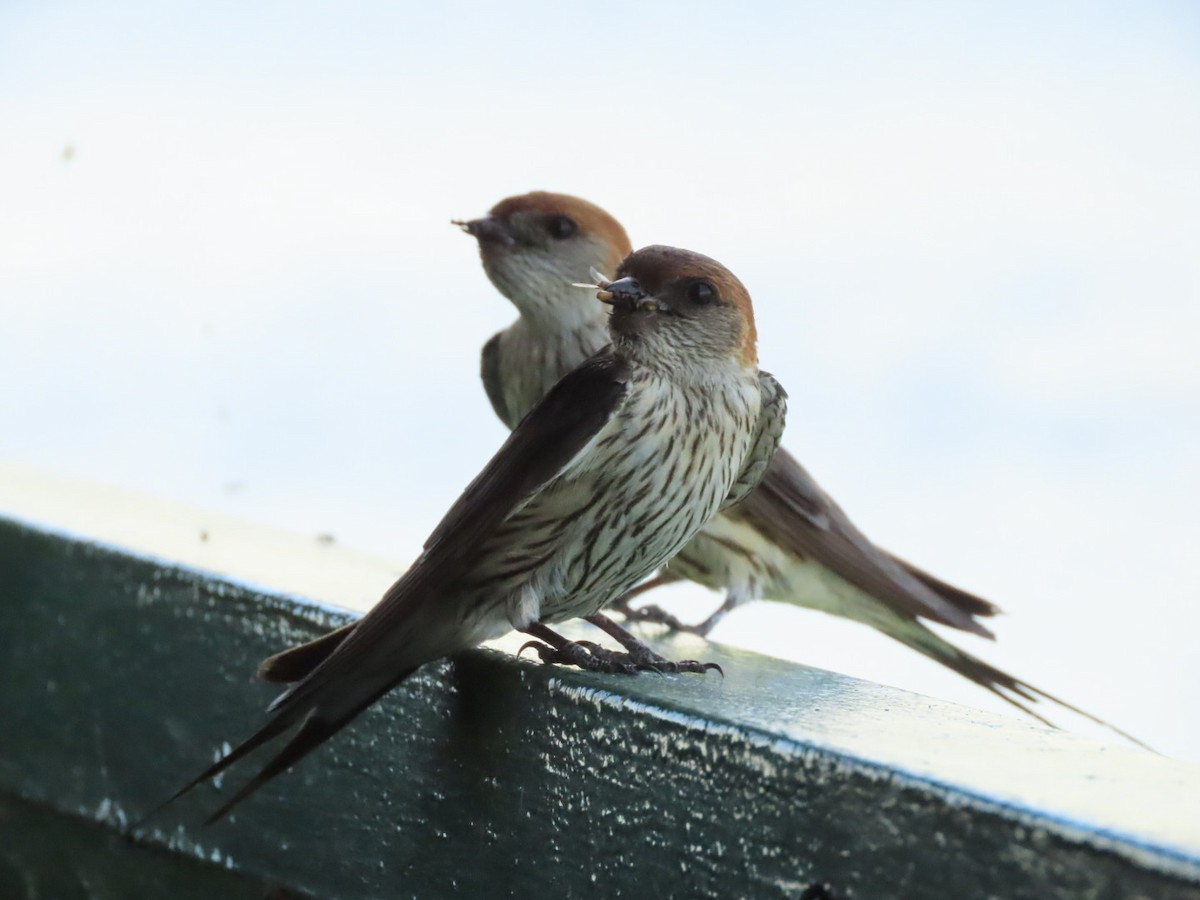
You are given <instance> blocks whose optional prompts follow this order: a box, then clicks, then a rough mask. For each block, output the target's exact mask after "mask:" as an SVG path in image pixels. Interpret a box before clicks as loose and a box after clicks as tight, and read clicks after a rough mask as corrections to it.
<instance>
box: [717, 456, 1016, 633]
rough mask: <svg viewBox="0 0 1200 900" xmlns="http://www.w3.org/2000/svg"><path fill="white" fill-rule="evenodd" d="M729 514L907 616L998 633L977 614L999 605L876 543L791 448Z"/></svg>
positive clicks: (990, 610)
mask: <svg viewBox="0 0 1200 900" xmlns="http://www.w3.org/2000/svg"><path fill="white" fill-rule="evenodd" d="M727 515H732V516H734V517H737V518H742V519H744V520H746V521H748V522H750V523H751V524H752V525H754V526H755V527H756V528H757V529H758V530H759V531H761V532H762V533H763V534H764V535H765V536H767V537H768V538H770V539H771V540H772V541H774V542H775V543H777V544H779V545H780V546H782V547H784V548H785V549H787V550H788V551H790V552H792V553H794V554H796V555H797V556H800V557H801V558H806V559H812V560H815V561H816V562H818V563H820V564H821V565H823V566H825V567H826V568H828V569H830V570H831V571H833V572H834V573H836V574H837V575H839V576H841V577H842V578H844V579H845V580H846V581H848V582H850V583H851V584H853V585H854V586H856V587H858V588H860V589H861V590H863V591H866V592H867V593H868V594H870V595H871V596H873V597H875V598H877V599H878V600H880V601H882V602H884V603H886V604H887V605H888V606H890V607H891V608H892V609H894V610H895V611H897V612H899V613H901V614H902V615H905V616H908V617H911V618H923V619H929V620H931V621H934V622H940V623H942V624H943V625H950V626H952V627H954V628H961V629H962V630H963V631H969V632H971V633H973V634H978V635H981V636H983V637H991V636H992V634H991V632H990V631H988V629H986V628H985V627H984V626H982V625H981V624H979V623H978V622H976V621H975V619H974V618H973V616H977V615H990V614H991V612H994V610H995V608H994V607H993V606H992V605H991V604H989V603H987V601H985V600H981V599H980V598H978V597H974V596H973V595H970V594H967V593H966V592H964V591H958V589H957V588H951V587H950V586H949V585H945V584H944V582H940V581H938V580H937V579H935V578H933V576H931V575H926V574H925V573H924V572H921V571H920V570H915V569H913V568H912V567H910V566H909V565H908V564H907V563H903V562H901V561H900V560H897V559H896V558H895V557H893V556H891V555H890V554H889V553H887V552H886V551H884V550H881V549H880V548H879V547H876V546H875V545H874V544H872V543H871V541H870V540H869V539H868V538H867V537H866V535H864V534H863V533H862V532H861V531H859V530H858V528H856V527H855V525H854V523H853V522H851V521H850V518H849V516H847V515H846V514H845V513H844V512H843V511H842V509H841V507H839V506H838V505H837V504H836V503H835V502H834V501H833V498H832V497H830V496H829V495H828V494H826V493H825V492H824V491H823V490H822V489H821V487H820V485H818V484H817V482H816V480H815V479H814V478H813V477H812V476H811V475H810V474H808V472H807V471H806V470H805V469H804V467H803V466H801V465H800V463H798V462H797V461H796V459H795V458H794V457H793V456H792V455H791V454H790V453H788V452H787V451H786V450H780V451H779V452H778V453H776V454H775V458H774V459H773V460H772V461H771V465H770V466H769V467H768V468H767V474H766V475H765V476H764V477H763V480H762V482H761V483H760V484H759V486H758V490H756V491H753V492H752V493H751V494H750V495H749V496H747V497H746V499H745V500H743V501H742V502H741V503H740V504H739V505H738V506H736V507H734V508H732V509H730V510H729V511H728V512H727ZM941 586H944V588H945V591H944V592H943V591H941V590H939V587H941ZM985 609H986V610H987V612H984V610H985Z"/></svg>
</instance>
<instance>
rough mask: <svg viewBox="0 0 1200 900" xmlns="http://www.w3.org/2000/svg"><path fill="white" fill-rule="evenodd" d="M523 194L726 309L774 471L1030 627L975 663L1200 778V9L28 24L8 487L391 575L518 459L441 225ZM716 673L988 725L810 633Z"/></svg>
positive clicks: (358, 13)
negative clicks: (1095, 718)
mask: <svg viewBox="0 0 1200 900" xmlns="http://www.w3.org/2000/svg"><path fill="white" fill-rule="evenodd" d="M535 188H544V189H550V190H559V191H566V192H570V193H576V194H579V195H582V196H584V197H587V198H589V199H591V200H593V201H595V202H597V203H599V204H601V205H602V206H604V207H606V208H607V209H608V210H610V211H611V212H612V213H614V214H615V215H616V216H617V217H618V218H620V219H621V220H622V221H623V222H624V223H625V225H626V227H627V228H628V230H629V232H630V235H631V237H632V238H633V241H634V244H635V246H636V245H641V244H647V243H671V244H676V245H679V246H685V247H689V248H692V249H695V250H699V251H701V252H704V253H707V254H709V255H711V256H714V257H716V258H718V259H720V260H721V261H722V262H724V263H725V264H726V265H728V266H729V267H730V268H732V269H733V270H734V271H735V272H736V273H737V274H738V275H739V276H740V277H741V278H742V280H743V281H744V282H745V283H746V285H747V286H748V287H749V288H750V290H751V292H752V294H753V295H754V298H755V301H756V305H757V310H758V321H759V330H760V334H761V346H760V356H761V359H762V363H763V366H764V367H765V368H767V369H769V370H771V371H772V372H774V373H775V374H776V375H777V376H778V377H779V378H780V380H781V381H782V382H783V383H784V384H785V385H786V386H787V388H788V391H789V392H790V395H791V404H790V416H789V429H788V433H787V435H786V438H785V444H786V446H788V447H789V448H790V449H791V450H792V451H793V452H794V453H795V454H796V455H797V456H798V457H799V458H800V459H801V460H802V461H803V462H804V463H805V464H806V465H807V466H808V467H809V468H810V469H811V470H812V471H813V473H814V474H815V475H816V476H817V477H818V478H819V479H820V480H821V482H822V483H823V485H824V486H825V487H826V489H827V490H829V491H830V492H831V493H832V494H833V495H834V496H835V497H836V498H838V500H839V501H840V502H841V504H842V505H843V506H844V507H845V508H846V510H847V511H848V512H849V513H850V514H851V516H852V517H854V519H855V520H856V521H857V522H858V524H859V525H860V526H862V527H863V528H864V529H865V530H866V531H867V532H868V534H870V535H871V536H872V537H873V538H874V539H875V540H877V541H878V542H879V543H881V544H883V545H884V546H886V547H888V548H889V549H891V550H893V551H895V552H897V553H899V554H901V555H903V556H905V557H907V558H909V559H911V560H913V561H914V562H917V563H919V564H920V565H922V566H924V567H926V568H928V569H929V570H931V571H932V572H935V573H936V574H938V575H939V576H941V577H943V578H946V579H948V580H950V581H952V582H954V583H957V584H960V585H962V586H963V587H966V588H968V589H971V590H973V591H976V592H978V593H981V594H982V595H984V596H986V597H988V598H990V599H992V600H994V601H996V602H997V603H999V604H1000V605H1001V606H1002V607H1004V609H1005V610H1006V612H1007V613H1008V615H1007V616H1006V617H1004V618H1002V619H1000V620H998V621H997V623H996V630H997V632H998V636H999V641H998V643H997V644H996V645H989V644H987V643H986V642H983V641H979V640H977V639H974V638H970V637H966V636H964V637H963V638H962V639H961V643H962V644H963V646H965V647H966V648H967V649H969V650H970V651H971V652H975V653H979V654H980V655H982V656H984V657H986V658H987V659H988V660H989V661H991V662H993V663H995V664H997V665H999V666H1001V667H1002V668H1005V669H1007V670H1009V671H1011V672H1013V673H1015V674H1017V675H1019V676H1020V677H1022V678H1025V679H1028V680H1029V681H1031V682H1032V683H1033V684H1036V685H1038V686H1039V687H1042V688H1044V689H1046V690H1048V691H1050V692H1052V693H1056V694H1058V695H1059V696H1062V697H1064V698H1065V699H1068V700H1071V701H1072V702H1074V703H1076V704H1078V705H1080V706H1082V707H1083V708H1085V709H1088V710H1090V711H1093V712H1095V713H1096V714H1098V715H1101V716H1103V717H1106V718H1109V719H1111V720H1112V721H1113V722H1114V723H1116V724H1118V725H1120V726H1121V727H1123V728H1125V729H1127V730H1129V731H1131V732H1133V733H1134V734H1136V735H1138V736H1139V737H1141V738H1143V739H1144V740H1146V741H1147V742H1148V743H1150V744H1152V745H1154V746H1155V747H1156V748H1158V749H1160V750H1162V751H1164V752H1166V753H1168V754H1171V755H1175V756H1179V757H1184V758H1190V759H1193V760H1200V713H1198V712H1197V710H1200V662H1198V660H1197V643H1196V642H1197V637H1196V635H1197V629H1198V628H1200V589H1198V588H1197V584H1196V578H1195V574H1194V572H1193V570H1192V564H1193V562H1194V560H1195V559H1196V556H1197V553H1198V548H1200V517H1198V516H1197V513H1196V501H1197V498H1198V497H1200V464H1198V460H1200V346H1198V345H1200V7H1198V6H1196V5H1195V4H1193V3H1188V2H1178V3H1169V2H1153V0H1150V2H1147V0H1138V2H1136V3H1135V2H1129V3H1069V2H1068V3H1057V4H1053V5H1052V8H1048V7H1047V5H1046V4H1041V3H1019V2H1018V3H1003V4H1000V3H996V4H960V3H911V4H903V5H900V4H891V3H858V4H854V5H852V6H851V5H843V4H833V3H778V4H763V5H757V6H756V5H745V4H742V5H740V6H739V8H738V9H737V10H736V11H735V10H734V9H732V8H730V7H729V5H728V4H708V3H702V2H701V3H697V2H688V3H678V4H661V5H652V4H646V3H642V2H638V3H621V2H616V3H608V4H604V5H603V7H595V6H592V5H584V4H553V5H550V4H546V5H542V4H529V3H522V2H512V3H507V4H502V5H498V6H496V7H493V8H487V9H481V8H479V7H477V6H475V5H473V4H472V5H467V4H462V5H460V4H455V3H442V4H396V3H382V2H379V3H356V4H338V5H336V7H335V5H333V4H328V5H318V4H310V3H302V2H301V3H297V2H287V3H282V2H280V3H257V4H241V3H212V2H208V3H203V4H200V3H189V4H175V5H171V6H170V8H166V7H164V6H163V5H162V4H155V3H148V2H147V3H137V2H125V0H113V2H110V3H106V4H103V5H96V4H84V3H69V2H60V3H56V4H53V5H50V4H42V3H32V2H29V3H22V2H14V0H9V2H7V3H5V4H4V5H3V6H2V7H0V312H2V314H3V317H2V325H0V423H2V425H0V456H2V457H4V458H7V459H12V460H16V461H21V462H27V463H32V464H35V465H37V466H38V467H40V468H43V469H46V470H49V471H53V472H60V473H65V474H71V475H76V476H82V477H85V478H88V479H91V480H94V481H99V482H103V483H107V484H112V485H118V486H123V487H126V488H132V489H135V490H138V491H142V492H145V493H149V494H153V495H157V496H161V497H167V498H172V499H176V500H181V501H185V502H188V503H192V504H196V505H199V506H202V507H205V508H209V509H214V510H220V511H224V512H230V513H234V514H237V515H240V516H243V517H246V518H250V519H254V520H258V521H261V522H266V523H273V524H277V525H280V526H284V527H287V528H290V529H293V530H299V531H301V532H311V533H312V534H314V535H316V534H330V535H333V536H334V537H335V538H336V540H337V541H338V542H339V543H341V544H345V545H349V546H353V547H359V548H363V549H367V550H372V551H377V552H380V553H384V554H387V555H389V556H392V557H395V558H397V559H399V560H401V561H406V560H409V559H411V558H412V557H414V556H415V555H416V553H417V551H418V549H419V547H420V544H421V542H422V541H423V539H424V537H425V535H426V534H427V533H428V531H429V529H430V528H431V527H432V526H433V525H434V524H435V522H436V521H437V519H438V518H439V517H440V515H441V513H442V512H443V511H444V510H445V508H446V507H447V506H448V504H449V503H450V502H451V501H452V500H453V499H454V498H455V497H456V496H457V495H458V493H459V491H460V490H461V489H462V488H463V487H464V486H465V484H466V483H467V482H468V481H469V480H470V478H471V477H473V475H474V474H475V473H476V471H477V470H478V468H479V467H480V466H481V465H482V463H483V462H484V461H485V460H486V459H487V458H488V457H489V456H490V455H491V454H492V452H493V451H494V450H495V448H496V447H497V446H498V445H499V443H500V442H501V440H502V439H503V437H504V434H505V432H504V430H503V429H502V427H501V426H500V424H499V422H498V421H497V420H496V419H495V417H494V416H493V414H492V412H491V409H490V407H489V406H488V403H487V401H486V399H485V397H484V394H483V391H482V389H481V387H480V385H479V382H478V377H477V372H478V352H479V348H480V346H481V345H482V344H483V342H484V341H485V340H486V339H487V338H488V337H489V336H491V335H492V334H493V333H494V332H495V331H496V330H498V329H500V328H502V327H504V326H506V325H507V324H508V322H509V321H510V320H511V319H512V318H513V316H514V312H513V310H512V309H511V308H510V307H509V306H508V304H507V303H506V302H505V301H504V300H503V299H502V298H501V297H500V296H499V295H498V294H496V293H495V292H494V291H493V289H492V288H491V286H490V285H489V284H488V283H487V281H486V279H485V277H484V275H483V273H482V270H481V269H480V267H479V264H478V256H477V253H476V250H475V247H474V246H473V243H474V242H473V241H472V240H471V239H469V238H467V237H465V236H464V235H462V234H461V233H460V232H459V231H458V230H457V229H455V228H452V227H451V226H450V225H449V224H448V223H449V220H450V219H451V218H453V217H472V216H476V215H480V214H482V213H484V212H485V211H486V210H487V209H488V207H490V206H491V205H492V204H493V203H494V202H496V201H497V200H499V199H501V198H502V197H504V196H506V195H508V194H512V193H518V192H524V191H527V190H531V189H535ZM2 507H3V498H2V497H0V508H2ZM382 587H383V586H382V585H381V588H382ZM664 596H666V595H663V594H662V593H661V592H660V593H659V594H656V595H655V597H656V599H659V600H662V599H664ZM370 599H372V598H364V601H366V600H370ZM669 599H670V601H671V604H672V608H673V609H674V610H675V611H676V612H678V613H680V614H681V615H683V616H685V617H687V618H690V619H696V620H698V619H700V618H702V617H703V616H704V615H706V614H707V613H708V612H709V611H710V608H711V607H712V606H713V605H715V604H716V603H717V602H718V598H717V597H716V596H715V595H711V594H708V593H707V592H705V591H703V590H702V589H699V588H694V587H690V588H689V587H681V588H677V589H673V591H672V592H671V593H670V595H669ZM714 637H715V639H717V640H721V641H726V642H730V643H737V644H741V645H744V646H747V647H751V648H754V649H756V650H760V651H763V652H766V653H771V654H776V655H780V656H786V657H789V658H792V659H796V660H799V661H802V662H805V663H808V664H811V665H816V666H821V667H825V668H830V669H835V670H838V671H842V672H846V673H850V674H853V675H858V676H861V677H865V678H870V679H874V680H878V681H882V682H886V683H889V684H894V685H899V686H901V687H905V688H909V689H911V690H915V691H919V692H922V693H926V694H930V695H936V696H940V697H945V698H948V699H952V700H957V701H960V702H963V703H967V704H971V705H975V706H980V707H986V708H990V709H996V710H1006V709H1007V707H1005V706H1004V705H1003V704H1001V703H1000V702H999V701H996V700H994V699H993V698H991V697H990V696H989V695H987V694H985V693H984V692H983V691H982V690H980V689H978V688H976V687H974V686H972V685H970V684H968V683H966V682H962V683H960V681H959V679H957V677H956V676H954V675H952V674H950V673H948V672H945V671H942V670H941V669H940V668H939V667H937V666H936V665H935V664H933V663H930V662H928V661H926V660H925V659H923V658H921V657H918V656H917V655H916V654H914V653H912V652H910V651H907V650H905V649H903V648H902V647H900V646H899V645H898V644H893V643H891V642H890V641H888V640H887V639H886V638H883V637H881V636H878V635H876V634H874V633H873V632H871V631H868V630H867V629H865V628H863V627H861V626H857V625H852V624H849V623H846V622H841V621H835V620H833V619H830V618H827V617H824V616H822V615H820V614H818V613H814V612H808V611H802V610H798V609H794V608H790V607H784V606H779V605H773V604H757V605H755V606H752V607H749V608H746V609H743V610H740V611H738V612H737V613H735V614H734V615H732V616H730V617H729V618H728V619H727V620H726V621H725V623H723V624H722V625H721V626H720V627H719V628H718V630H717V631H716V632H715V634H714ZM1051 714H1052V715H1053V711H1052V712H1051ZM1060 720H1061V721H1063V722H1064V724H1069V725H1071V726H1072V727H1074V726H1075V725H1076V723H1074V722H1070V721H1069V720H1068V719H1066V718H1065V717H1060Z"/></svg>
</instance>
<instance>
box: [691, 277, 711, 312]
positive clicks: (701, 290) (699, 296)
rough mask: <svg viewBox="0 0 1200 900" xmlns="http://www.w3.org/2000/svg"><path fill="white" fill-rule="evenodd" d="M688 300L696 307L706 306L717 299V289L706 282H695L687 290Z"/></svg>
mask: <svg viewBox="0 0 1200 900" xmlns="http://www.w3.org/2000/svg"><path fill="white" fill-rule="evenodd" d="M688 299H689V300H691V301H692V303H694V304H696V305H697V306H707V305H708V304H709V303H712V302H713V301H714V300H716V299H717V289H716V288H715V287H713V286H712V285H711V284H709V283H708V282H707V281H696V282H693V283H692V286H691V287H689V288H688Z"/></svg>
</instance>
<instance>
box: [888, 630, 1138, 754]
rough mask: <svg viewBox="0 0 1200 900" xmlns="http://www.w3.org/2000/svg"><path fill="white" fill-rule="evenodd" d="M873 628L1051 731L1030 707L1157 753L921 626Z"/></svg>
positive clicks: (1088, 714)
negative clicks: (1057, 711) (1045, 704)
mask: <svg viewBox="0 0 1200 900" xmlns="http://www.w3.org/2000/svg"><path fill="white" fill-rule="evenodd" d="M871 624H873V625H874V626H875V627H876V628H878V629H879V630H880V631H882V632H883V633H884V634H886V635H887V636H888V637H890V638H893V639H895V640H897V641H899V642H900V643H902V644H904V645H905V646H906V647H911V648H912V649H913V650H916V651H917V652H919V653H922V654H924V655H925V656H927V657H929V658H930V659H932V660H934V661H935V662H938V663H941V664H942V665H943V666H945V667H946V668H948V669H951V670H952V671H954V672H957V673H958V674H959V675H962V676H963V677H964V678H968V679H970V680H971V681H973V682H975V683H976V684H977V685H979V686H980V687H981V688H984V689H985V690H988V691H991V692H992V693H993V694H995V695H996V696H997V697H999V698H1000V699H1001V700H1004V701H1005V702H1006V703H1009V704H1011V705H1013V706H1015V707H1016V708H1017V709H1019V710H1021V712H1023V713H1025V715H1027V716H1030V717H1031V718H1034V719H1036V720H1037V721H1039V722H1041V723H1042V724H1043V725H1048V726H1049V727H1051V728H1057V727H1058V726H1057V725H1055V724H1054V723H1053V722H1051V721H1050V720H1049V719H1047V718H1046V717H1045V716H1043V715H1042V714H1041V713H1038V712H1036V711H1034V710H1033V709H1032V708H1031V705H1032V704H1035V703H1037V702H1038V701H1040V700H1048V701H1049V702H1051V703H1054V704H1056V705H1057V706H1060V707H1062V708H1063V709H1066V710H1070V711H1071V712H1073V713H1075V714H1076V715H1077V716H1081V717H1082V718H1084V719H1087V720H1088V721H1089V722H1094V723H1096V724H1097V725H1100V726H1103V727H1104V728H1107V729H1108V730H1109V731H1111V732H1112V733H1113V734H1116V735H1119V736H1120V737H1122V738H1124V739H1125V740H1127V741H1129V742H1130V743H1133V744H1136V745H1137V746H1139V747H1141V748H1143V749H1145V750H1149V751H1151V752H1152V753H1153V752H1156V751H1155V750H1154V748H1152V747H1149V746H1147V745H1146V744H1145V743H1143V742H1142V741H1139V740H1138V739H1137V738H1135V737H1134V736H1133V735H1132V734H1130V733H1129V732H1127V731H1123V730H1121V729H1120V728H1118V727H1117V726H1115V725H1113V724H1112V723H1110V722H1106V721H1104V720H1103V719H1101V718H1099V717H1098V716H1094V715H1092V714H1091V713H1089V712H1086V711H1084V710H1082V709H1080V708H1079V707H1078V706H1075V705H1073V704H1071V703H1068V702H1067V701H1065V700H1061V699H1059V698H1058V697H1055V696H1054V695H1053V694H1050V693H1048V692H1046V691H1043V690H1042V689H1041V688H1036V687H1034V686H1033V685H1032V684H1030V683H1029V682H1027V681H1022V680H1021V679H1020V678H1017V677H1015V676H1013V675H1009V674H1008V673H1007V672H1005V671H1003V670H1002V669H997V668H996V667H995V666H993V665H990V664H988V663H986V662H984V661H983V660H982V659H980V658H979V657H977V656H972V655H971V654H970V653H967V652H966V651H965V650H960V649H959V648H958V647H956V646H954V645H953V644H951V643H950V642H949V641H947V640H945V639H943V638H942V637H941V636H939V635H938V634H935V633H934V632H933V631H932V630H931V629H929V628H927V627H926V626H925V625H924V624H922V623H921V622H917V621H913V620H904V624H903V625H902V626H901V625H899V624H898V622H897V623H895V624H893V625H892V626H891V627H883V626H882V625H880V624H878V623H871Z"/></svg>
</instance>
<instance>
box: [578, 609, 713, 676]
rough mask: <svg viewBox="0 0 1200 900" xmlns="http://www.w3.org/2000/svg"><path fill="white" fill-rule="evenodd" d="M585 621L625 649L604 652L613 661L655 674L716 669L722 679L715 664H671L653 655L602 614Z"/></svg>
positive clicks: (669, 661) (695, 662)
mask: <svg viewBox="0 0 1200 900" xmlns="http://www.w3.org/2000/svg"><path fill="white" fill-rule="evenodd" d="M587 620H588V621H589V622H591V623H592V624H593V625H595V626H596V627H597V628H599V629H600V630H601V631H603V632H604V633H605V634H607V635H609V636H610V637H612V638H613V639H614V640H616V641H617V643H619V644H620V645H621V646H622V647H624V648H625V652H624V653H612V652H611V651H605V652H606V654H607V655H610V656H612V657H613V658H615V659H623V660H627V661H628V662H629V663H630V664H632V665H634V666H636V667H637V668H638V669H648V670H651V671H656V672H696V673H699V674H703V673H704V672H707V671H708V670H709V669H716V670H717V671H718V672H720V673H721V676H722V677H724V675H725V672H724V670H723V669H722V668H721V667H720V666H718V665H717V664H716V663H711V662H704V663H702V662H699V661H698V660H694V659H681V660H679V661H678V662H673V661H672V660H669V659H667V658H666V657H664V656H661V655H660V654H658V653H655V652H654V650H652V649H651V648H650V647H648V646H646V645H645V644H644V643H642V642H641V641H640V640H638V639H637V638H636V637H634V636H633V635H632V634H630V633H629V632H628V631H626V630H625V629H624V628H622V627H621V626H620V625H618V624H617V623H616V622H614V621H613V620H612V619H610V618H609V617H608V616H606V615H603V614H602V613H596V615H594V616H588V617H587Z"/></svg>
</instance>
